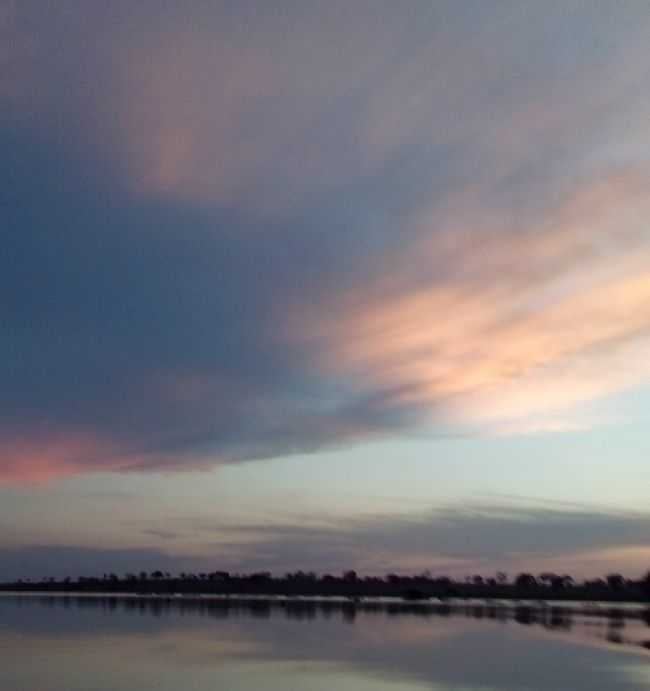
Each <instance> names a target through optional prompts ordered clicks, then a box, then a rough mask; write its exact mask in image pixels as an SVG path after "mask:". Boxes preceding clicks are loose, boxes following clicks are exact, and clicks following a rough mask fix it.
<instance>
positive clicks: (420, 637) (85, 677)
mask: <svg viewBox="0 0 650 691" xmlns="http://www.w3.org/2000/svg"><path fill="white" fill-rule="evenodd" d="M648 641H650V622H649V621H648V616H647V614H644V613H643V612H637V613H634V614H632V615H630V616H627V615H626V616H615V617H611V618H605V617H595V616H583V615H581V614H579V613H573V614H567V613H566V612H561V611H557V610H552V609H550V608H546V609H544V610H538V609H534V608H530V607H519V608H509V609H506V608H501V607H495V606H490V605H486V604H480V603H475V604H469V605H467V604H465V605H458V606H426V605H418V604H412V605H411V604H408V605H407V604H400V603H366V602H362V603H358V604H355V603H345V602H343V603H338V602H329V603H314V602H304V601H299V600H289V601H273V602H269V601H261V600H260V601H255V600H248V601H238V600H209V599H196V600H191V599H181V598H164V599H163V598H134V597H108V596H98V597H76V596H38V595H20V596H11V595H8V596H1V597H0V689H2V691H109V690H110V691H149V690H151V691H153V690H154V689H155V690H156V691H184V690H188V691H204V690H208V689H210V690H217V689H219V690H221V691H253V690H255V691H259V690H261V689H268V690H269V691H303V690H304V691H330V690H337V691H352V690H354V691H370V690H373V691H374V690H377V691H419V690H424V689H429V690H431V689H432V690H434V691H450V690H452V689H453V691H474V690H476V691H478V690H483V691H485V690H488V689H489V690H495V691H496V690H499V691H500V690H504V691H505V690H507V691H524V690H526V691H563V690H566V691H582V690H584V691H617V690H618V689H621V690H626V691H627V690H629V691H631V690H640V689H649V690H650V650H648V649H647V648H645V647H644V644H646V645H648Z"/></svg>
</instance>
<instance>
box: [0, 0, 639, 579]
mask: <svg viewBox="0 0 650 691" xmlns="http://www.w3.org/2000/svg"><path fill="white" fill-rule="evenodd" d="M649 33H650V8H649V7H648V4H647V2H646V0H625V1H624V2H622V3H612V2H609V1H606V0H602V1H600V0H589V1H587V0H584V1H579V0H563V1H562V2H559V1H557V2H556V1H555V0H549V1H548V2H544V3H540V2H536V1H533V0H523V1H522V0H517V1H514V0H513V1H510V0H499V1H497V0H494V1H492V0H487V1H486V0H480V1H479V0H467V1H466V2H463V3H458V2H455V1H452V0H449V1H443V0H439V1H436V2H431V0H427V1H426V2H425V1H424V0H409V1H408V2H406V3H394V2H389V1H388V0H352V1H350V0H347V1H343V0H331V1H330V2H327V3H325V2H316V0H302V1H301V2H296V1H294V0H278V1H277V2H273V3H268V2H265V1H263V0H239V1H237V2H235V1H232V0H219V1H210V2H208V1H207V0H188V2H185V3H173V2H167V1H166V0H141V1H140V2H138V3H132V2H127V1H126V0H114V1H113V2H110V3H106V2H100V1H99V0H58V1H57V2H48V1H47V0H15V1H14V0H0V147H1V148H0V150H1V151H2V158H3V165H2V166H1V167H0V209H1V214H0V231H1V237H2V246H1V249H0V296H1V300H0V335H1V338H0V579H2V578H17V577H34V576H37V577H41V576H63V575H71V574H72V575H76V574H78V573H87V574H92V573H96V572H104V571H106V570H116V571H119V572H124V571H133V570H139V569H140V568H144V569H147V570H150V569H154V568H161V567H164V568H165V569H166V570H170V571H175V572H176V571H180V570H188V569H190V568H192V569H207V568H212V569H215V568H223V569H228V570H233V571H249V570H258V569H265V570H267V569H268V570H271V571H272V572H274V573H277V574H283V573H284V572H286V571H289V570H294V569H299V568H300V569H304V570H312V569H313V570H317V571H319V572H326V571H330V572H338V571H340V570H342V569H344V568H357V569H359V570H361V571H363V572H367V573H385V572H387V571H393V572H395V571H396V572H414V571H422V570H424V569H428V570H430V571H432V572H434V573H449V574H453V575H459V576H460V575H464V574H468V573H475V572H480V573H484V574H490V573H494V571H495V570H505V571H508V572H512V573H514V572H518V571H520V570H524V569H525V570H534V571H537V570H548V569H554V570H559V571H562V572H567V571H568V572H571V573H574V574H576V575H578V576H591V575H595V574H602V573H608V572H610V571H612V570H614V571H622V572H624V573H626V574H627V575H630V576H637V575H640V574H641V573H643V572H644V571H646V570H647V569H648V568H650V507H649V506H648V493H647V490H648V487H650V466H649V465H648V460H647V459H648V458H649V457H650V455H649V452H650V440H649V439H648V435H647V429H648V422H649V419H648V418H649V413H648V410H650V269H649V267H650V227H649V226H648V218H650V129H649V128H648V123H649V122H650V48H649V47H648V41H647V37H648V35H649Z"/></svg>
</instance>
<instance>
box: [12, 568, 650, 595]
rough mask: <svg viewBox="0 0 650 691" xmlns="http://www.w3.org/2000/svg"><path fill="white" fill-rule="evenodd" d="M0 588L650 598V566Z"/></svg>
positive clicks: (203, 576)
mask: <svg viewBox="0 0 650 691" xmlns="http://www.w3.org/2000/svg"><path fill="white" fill-rule="evenodd" d="M0 590H3V591H21V592H29V591H45V592H115V593H134V594H173V593H178V594H214V595H237V594H241V595H268V596H272V595H284V596H341V597H351V598H361V597H400V598H403V599H406V600H418V599H423V600H424V599H430V598H438V599H442V600H444V599H446V598H479V599H545V600H585V601H589V600H602V601H610V602H612V601H619V602H624V601H629V602H650V571H649V572H648V573H647V574H646V575H645V576H643V577H641V578H639V579H628V578H625V577H624V576H623V575H622V574H620V573H611V574H608V575H606V576H604V577H602V578H594V579H588V580H584V581H581V582H578V581H576V580H574V579H573V578H572V577H571V576H569V575H568V574H558V573H553V572H544V573H540V574H539V575H534V574H532V573H526V572H523V573H519V574H517V575H516V576H515V577H514V578H512V579H510V578H509V577H508V575H507V574H506V573H504V572H497V573H496V574H495V575H494V576H490V577H485V576H483V575H480V574H475V575H471V576H467V577H465V578H464V579H452V578H450V577H448V576H434V575H432V574H431V573H430V572H428V571H425V572H424V573H421V574H418V575H401V574H396V573H389V574H387V575H386V576H384V577H378V576H361V575H359V574H358V573H357V572H356V571H354V570H351V569H350V570H347V571H344V572H343V573H342V574H340V575H332V574H323V575H319V574H317V573H315V572H313V571H294V572H289V573H286V574H285V575H284V576H280V577H278V576H274V575H273V574H272V573H271V572H269V571H258V572H254V573H249V574H240V573H230V572H229V571H211V572H200V573H192V572H181V573H179V574H177V575H172V574H171V573H169V572H167V571H161V570H155V571H150V572H149V571H139V572H129V573H126V574H123V575H118V574H116V573H104V574H103V575H101V576H79V577H75V578H72V577H67V578H63V579H55V578H51V577H43V578H41V579H36V580H32V579H21V580H17V581H14V582H10V583H3V584H0Z"/></svg>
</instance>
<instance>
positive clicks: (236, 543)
mask: <svg viewBox="0 0 650 691" xmlns="http://www.w3.org/2000/svg"><path fill="white" fill-rule="evenodd" d="M132 530H133V535H134V536H135V535H136V526H135V525H133V526H132ZM141 532H142V535H143V536H144V537H145V538H146V540H147V541H148V544H151V545H152V546H151V547H149V548H146V547H139V548H133V549H126V548H125V549H109V548H106V549H102V548H100V547H97V548H87V547H81V546H48V547H45V546H39V545H29V546H21V547H17V548H9V549H8V548H5V549H3V550H2V554H1V556H2V564H3V572H2V574H0V577H1V578H19V577H20V578H24V577H33V576H34V574H42V575H44V576H50V575H52V576H65V575H70V574H71V573H77V572H80V573H84V574H88V575H90V574H93V573H103V572H105V571H116V572H119V573H122V572H124V571H134V570H137V571H140V570H141V569H145V570H148V571H150V570H154V569H162V570H168V571H173V572H177V571H180V570H190V569H194V570H199V571H205V570H214V569H216V568H220V569H227V570H231V571H256V570H270V571H272V572H274V573H276V574H277V575H282V574H284V573H285V572H286V571H290V570H296V569H303V570H315V571H317V572H320V573H325V572H329V573H332V572H334V573H338V572H342V571H343V570H345V569H349V568H355V569H358V570H359V571H361V572H363V573H371V574H380V575H381V574H385V573H388V572H393V571H396V572H402V573H414V572H420V571H422V570H424V569H429V570H431V571H433V572H435V573H438V574H449V575H455V576H458V577H464V576H465V575H468V574H473V573H482V574H484V575H490V574H492V573H495V572H496V571H497V570H505V571H507V572H508V573H510V574H514V573H518V572H520V571H530V570H532V571H534V572H536V573H537V572H542V571H548V570H556V571H561V572H563V573H571V574H572V575H575V576H576V577H578V578H580V577H586V576H594V575H603V572H604V571H609V570H611V569H612V568H615V569H617V570H620V571H622V572H624V573H625V574H626V575H628V576H630V577H636V576H639V575H641V574H642V573H645V571H646V570H647V567H648V559H649V558H650V543H649V542H648V535H650V516H649V515H648V514H646V513H639V512H637V513H634V512H625V511H619V512H616V511H608V510H607V509H600V508H598V507H594V508H590V507H586V506H561V505H554V504H544V503H539V502H538V503H537V504H530V503H529V504H528V505H525V504H523V505H522V504H521V503H520V502H513V501H508V502H506V501H503V502H501V503H500V504H499V503H494V502H474V503H470V504H469V505H465V506H462V507H461V506H456V505H454V506H448V507H444V508H440V509H436V510H430V511H420V512H418V513H414V514H409V515H404V514H385V515H375V516H368V517H365V518H347V519H345V520H343V519H336V520H332V519H330V518H328V517H327V516H315V515H310V516H308V517H306V516H291V515H288V516H286V518H285V519H284V520H283V521H282V522H275V523H266V524H254V523H245V524H237V523H227V522H224V521H218V522H217V521H212V520H209V519H199V518H187V519H182V518H178V519H177V520H176V521H175V524H174V531H173V532H170V531H159V530H157V529H155V528H150V527H149V526H148V525H146V524H142V526H141ZM190 545H191V547H190ZM612 564H615V567H612Z"/></svg>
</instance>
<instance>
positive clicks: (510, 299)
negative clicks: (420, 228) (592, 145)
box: [299, 173, 650, 431]
mask: <svg viewBox="0 0 650 691" xmlns="http://www.w3.org/2000/svg"><path fill="white" fill-rule="evenodd" d="M648 192H650V186H649V185H648V177H646V176H642V175H638V174H636V173H630V174H626V175H619V176H612V177H611V178H609V179H607V180H605V181H603V182H599V183H597V184H593V185H589V186H586V187H585V188H584V189H581V190H578V192H577V193H576V194H574V195H573V197H572V198H570V199H569V200H567V201H566V202H565V203H564V204H563V205H562V206H561V207H560V208H559V209H558V210H557V211H555V212H553V213H550V214H548V220H547V221H545V222H544V223H543V224H540V225H539V227H532V228H526V229H496V230H495V229H494V226H490V227H486V226H485V221H483V220H482V219H481V218H480V217H478V216H477V218H476V219H474V221H475V222H474V223H473V224H472V225H471V226H470V227H471V230H470V231H466V230H464V229H459V228H457V227H454V226H453V224H450V223H448V224H446V225H445V226H443V227H442V228H441V229H439V230H432V231H431V232H429V233H428V234H427V236H426V239H425V241H423V242H422V243H420V244H419V245H418V246H417V247H415V248H414V249H413V248H411V249H408V250H407V251H406V252H404V253H403V254H402V255H401V256H398V257H394V256H393V257H391V258H389V260H388V261H387V262H386V263H385V264H383V265H381V266H378V267H377V269H376V272H375V274H374V276H373V277H371V279H370V280H369V282H368V285H367V286H365V287H362V288H361V289H360V290H358V291H355V292H354V293H351V294H345V295H340V296H338V298H336V299H335V300H334V301H333V304H330V305H328V306H327V308H326V309H324V310H321V311H319V314H320V313H322V314H326V315H330V316H329V317H326V318H325V320H324V321H323V320H322V319H321V318H320V317H319V318H318V319H317V320H312V319H310V318H308V317H307V318H302V319H301V320H300V322H299V329H300V333H301V335H302V336H305V335H306V336H307V337H308V338H309V339H310V341H315V342H316V343H317V344H319V345H320V350H319V358H318V363H317V364H318V366H319V367H321V368H322V369H323V370H324V371H326V372H332V371H333V372H336V373H342V374H345V375H353V376H356V377H357V378H360V379H361V380H362V381H363V382H365V384H366V385H368V386H370V387H372V388H377V389H379V390H382V391H384V392H386V396H387V400H388V403H389V404H390V405H396V406H402V405H417V406H421V407H422V406H423V407H425V408H426V407H430V408H431V409H432V410H435V411H436V415H437V416H441V417H442V418H443V419H446V420H451V421H453V422H455V423H458V422H460V423H467V424H470V425H475V424H478V425H489V426H490V427H491V428H492V429H493V430H494V431H498V430H500V429H504V430H508V431H514V430H516V429H520V430H522V431H523V430H530V429H535V428H536V427H540V428H544V429H546V428H551V429H558V428H563V427H574V426H575V425H576V420H575V419H574V417H573V415H574V414H575V413H576V411H577V407H578V404H585V403H588V402H590V401H592V400H595V399H598V398H600V397H603V396H606V395H608V394H613V393H616V392H618V391H621V390H623V389H625V388H628V387H631V386H635V385H639V384H642V383H643V382H644V381H646V380H647V379H648V378H650V338H649V336H650V230H648V229H647V218H648V217H650V194H648ZM435 225H436V219H435V218H434V219H432V221H431V227H432V228H433V227H434V226H435ZM413 276H419V278H418V279H416V280H414V279H413ZM441 411H442V413H441Z"/></svg>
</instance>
